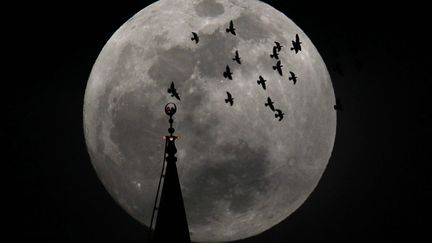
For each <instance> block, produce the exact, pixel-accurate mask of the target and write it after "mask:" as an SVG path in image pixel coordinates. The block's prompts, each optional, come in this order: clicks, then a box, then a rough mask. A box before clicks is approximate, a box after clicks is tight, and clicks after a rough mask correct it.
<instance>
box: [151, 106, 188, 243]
mask: <svg viewBox="0 0 432 243" xmlns="http://www.w3.org/2000/svg"><path fill="white" fill-rule="evenodd" d="M176 111H177V107H176V105H175V104H173V103H169V104H167V105H166V106H165V113H166V114H167V115H168V116H169V117H170V118H169V123H170V127H169V129H168V133H169V134H170V135H168V136H165V137H164V139H165V152H164V164H163V168H162V173H161V178H160V181H159V186H158V190H157V194H156V200H155V207H154V209H153V215H152V222H151V223H150V232H151V231H152V229H151V228H152V225H153V220H154V215H155V212H156V211H157V217H156V225H155V229H154V233H153V236H151V235H150V242H152V243H170V242H172V243H190V242H191V241H190V236H189V227H188V224H187V219H186V212H185V208H184V203H183V196H182V193H181V188H180V182H179V177H178V174H177V166H176V162H177V157H176V156H175V154H176V153H177V148H176V146H175V141H176V139H177V138H178V137H177V136H174V135H173V133H174V131H175V129H174V128H173V126H172V125H173V122H174V120H173V115H174V114H175V113H176ZM165 162H166V168H165ZM162 180H163V184H162V193H161V196H160V200H158V199H159V198H158V197H159V191H160V187H161V182H162ZM158 201H159V205H158Z"/></svg>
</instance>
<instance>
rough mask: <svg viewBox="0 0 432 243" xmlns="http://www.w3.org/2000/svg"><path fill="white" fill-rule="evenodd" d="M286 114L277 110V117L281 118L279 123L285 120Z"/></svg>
mask: <svg viewBox="0 0 432 243" xmlns="http://www.w3.org/2000/svg"><path fill="white" fill-rule="evenodd" d="M284 115H285V113H283V112H282V111H281V110H279V109H276V114H275V117H276V118H279V121H282V119H283V118H284Z"/></svg>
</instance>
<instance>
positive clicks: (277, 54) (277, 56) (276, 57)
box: [270, 46, 279, 60]
mask: <svg viewBox="0 0 432 243" xmlns="http://www.w3.org/2000/svg"><path fill="white" fill-rule="evenodd" d="M270 57H271V58H274V59H276V60H279V53H278V51H277V47H276V46H273V53H272V54H270Z"/></svg>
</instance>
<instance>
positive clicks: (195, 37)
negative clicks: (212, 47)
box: [191, 32, 199, 44]
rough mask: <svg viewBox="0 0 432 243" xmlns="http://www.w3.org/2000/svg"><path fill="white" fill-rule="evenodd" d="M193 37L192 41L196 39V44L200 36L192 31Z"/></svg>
mask: <svg viewBox="0 0 432 243" xmlns="http://www.w3.org/2000/svg"><path fill="white" fill-rule="evenodd" d="M192 35H193V37H192V38H191V40H192V41H195V43H196V44H198V42H199V36H198V34H197V33H195V32H192Z"/></svg>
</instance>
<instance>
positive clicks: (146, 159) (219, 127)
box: [84, 0, 336, 242]
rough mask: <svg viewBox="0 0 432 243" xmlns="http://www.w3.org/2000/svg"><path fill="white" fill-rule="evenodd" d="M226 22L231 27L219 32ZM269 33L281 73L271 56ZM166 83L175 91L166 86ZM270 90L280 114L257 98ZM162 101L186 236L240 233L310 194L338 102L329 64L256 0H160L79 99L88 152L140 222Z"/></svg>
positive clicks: (115, 39)
mask: <svg viewBox="0 0 432 243" xmlns="http://www.w3.org/2000/svg"><path fill="white" fill-rule="evenodd" d="M230 21H233V23H234V27H235V29H236V30H235V31H236V35H233V34H231V33H228V32H227V31H226V28H228V27H229V24H230ZM192 32H195V33H197V34H198V36H199V39H200V40H199V42H198V43H195V42H194V41H192V40H191V38H192ZM297 34H298V36H299V38H300V41H301V42H302V44H301V47H302V50H301V51H299V52H298V53H296V52H295V51H293V50H291V47H292V41H293V40H295V38H296V35H297ZM275 41H277V42H279V43H280V44H281V45H282V46H283V47H282V49H281V50H280V52H279V56H280V61H281V64H282V65H283V67H282V71H283V76H281V75H280V74H279V73H278V72H277V71H275V70H274V69H273V66H274V65H275V64H276V62H277V60H276V59H274V58H271V57H270V54H272V49H273V46H274V45H275ZM236 51H238V53H239V56H240V57H241V64H239V63H236V62H234V61H233V58H234V56H235V52H236ZM227 65H229V66H230V68H231V71H232V73H233V75H232V76H233V79H232V80H229V79H226V78H225V77H224V75H223V72H224V71H225V68H226V66H227ZM290 72H293V73H295V75H296V76H297V77H298V80H297V83H296V84H294V83H293V81H292V80H290V79H289V77H290V75H289V74H290ZM259 76H262V77H263V78H264V79H266V80H267V82H266V86H267V88H266V89H263V87H262V86H260V85H258V84H257V80H258V79H259ZM171 82H174V83H175V86H176V89H177V92H178V93H179V95H180V98H181V101H180V100H177V99H176V98H174V97H171V95H170V94H168V92H167V89H168V88H169V87H170V85H171ZM227 92H229V93H230V94H232V97H233V98H234V104H233V105H232V106H230V104H227V103H226V102H225V99H226V98H227ZM268 97H270V98H271V99H272V100H273V102H274V106H275V108H276V109H279V110H281V111H282V112H283V113H284V114H285V115H284V118H283V120H281V121H279V120H278V119H276V118H275V112H274V111H272V110H271V109H270V108H269V107H266V106H265V105H264V104H265V103H266V102H267V98H268ZM169 102H173V103H175V104H176V106H177V113H176V114H175V116H174V120H175V122H174V127H175V128H176V135H178V136H180V139H178V140H177V142H176V146H177V149H178V153H177V157H178V162H177V167H178V172H179V177H180V184H181V188H182V192H183V198H184V203H185V210H186V214H187V220H188V224H189V229H190V234H191V238H192V240H193V241H196V242H226V241H233V240H238V239H243V238H247V237H251V236H254V235H257V234H259V233H261V232H263V231H266V230H268V229H269V228H271V227H272V226H274V225H275V224H277V223H279V222H281V221H282V220H284V219H285V218H287V217H288V216H289V215H290V214H291V213H293V212H294V211H295V210H296V209H298V208H299V207H300V206H301V205H302V203H303V202H304V201H305V200H306V199H307V197H308V196H309V195H310V194H311V192H312V191H313V190H314V188H315V187H316V186H317V184H318V182H319V180H320V178H321V176H322V174H323V173H324V170H325V168H326V166H327V163H328V161H329V158H330V156H331V152H332V149H333V144H334V139H335V133H336V112H335V110H334V109H333V105H334V104H335V97H334V91H333V86H332V83H331V79H330V76H329V73H328V71H327V68H326V66H325V64H324V62H323V60H322V58H321V56H320V54H319V53H318V51H317V50H316V48H315V47H314V45H313V44H312V42H311V40H310V39H309V38H308V37H307V36H306V34H305V33H304V32H303V31H302V30H301V29H300V28H299V27H298V26H297V25H296V24H295V23H293V22H292V21H291V20H290V19H289V18H287V17H286V16H285V15H284V14H282V13H281V12H279V11H278V10H276V9H274V8H272V7H271V6H269V5H267V4H265V3H263V2H259V1H256V0H248V1H244V0H160V1H158V2H155V3H153V4H151V5H150V6H148V7H146V8H144V9H143V10H141V11H140V12H138V13H137V14H136V15H135V16H133V17H132V18H131V19H130V20H128V21H127V22H126V23H125V24H123V25H122V26H121V27H120V28H119V29H118V30H117V31H116V32H115V33H114V34H113V36H112V37H111V38H110V39H109V41H108V42H107V43H106V45H105V46H104V48H103V50H102V51H101V53H100V55H99V57H98V58H97V60H96V62H95V64H94V66H93V69H92V71H91V74H90V78H89V80H88V84H87V88H86V93H85V101H84V130H85V138H86V143H87V147H88V151H89V154H90V157H91V161H92V164H93V166H94V168H95V170H96V172H97V175H98V177H99V178H100V180H101V181H102V183H103V185H104V186H105V188H106V189H107V190H108V192H109V193H110V194H111V195H112V197H113V198H114V199H115V201H116V202H117V203H118V204H119V205H120V206H121V207H122V208H124V209H125V210H126V211H127V212H128V213H129V214H130V215H131V216H132V217H134V218H135V219H136V220H138V221H139V222H141V223H142V224H144V225H147V226H149V224H150V218H151V214H152V210H153V203H154V198H155V195H156V190H157V183H158V180H159V176H160V170H161V168H162V161H163V151H164V145H165V142H164V141H163V139H162V137H163V136H164V135H167V133H168V132H167V129H168V127H169V123H168V117H167V115H166V114H165V112H164V107H165V105H166V104H167V103H169Z"/></svg>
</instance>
